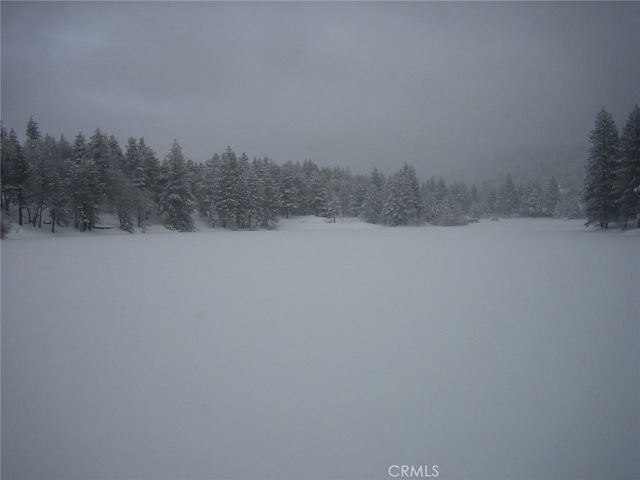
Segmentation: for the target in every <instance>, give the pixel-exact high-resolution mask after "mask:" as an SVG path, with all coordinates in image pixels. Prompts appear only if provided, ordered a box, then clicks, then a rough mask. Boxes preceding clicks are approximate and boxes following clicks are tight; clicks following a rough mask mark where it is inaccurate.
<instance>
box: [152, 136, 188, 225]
mask: <svg viewBox="0 0 640 480" xmlns="http://www.w3.org/2000/svg"><path fill="white" fill-rule="evenodd" d="M161 173H162V182H161V183H162V190H161V192H160V211H161V213H162V214H163V215H164V217H165V222H166V226H167V228H169V229H170V230H177V231H179V232H190V231H193V229H194V226H193V219H192V218H191V214H192V213H193V211H194V207H195V200H194V198H193V194H192V192H191V188H190V184H189V174H188V170H187V162H186V159H185V157H184V155H183V153H182V148H181V147H180V144H179V143H178V141H177V140H174V141H173V144H172V145H171V150H170V151H169V153H168V154H167V156H166V157H165V159H164V160H163V162H162V165H161Z"/></svg>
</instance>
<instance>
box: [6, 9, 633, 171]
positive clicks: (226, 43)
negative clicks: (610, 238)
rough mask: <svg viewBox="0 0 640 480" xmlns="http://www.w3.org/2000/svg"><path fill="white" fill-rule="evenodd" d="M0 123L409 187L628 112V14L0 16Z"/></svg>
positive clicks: (83, 12)
mask: <svg viewBox="0 0 640 480" xmlns="http://www.w3.org/2000/svg"><path fill="white" fill-rule="evenodd" d="M1 8H2V97H1V100H2V121H3V125H4V126H5V127H7V128H15V129H16V131H17V132H18V133H19V135H21V136H23V135H24V129H25V127H26V123H27V121H28V119H29V117H30V116H33V117H34V119H35V120H36V121H38V122H39V124H40V128H41V131H42V132H47V133H50V134H52V135H54V136H59V135H60V134H64V135H65V136H66V137H67V138H68V139H72V138H73V137H74V136H75V135H76V134H77V133H78V132H83V133H84V134H85V135H86V136H90V135H91V134H92V133H93V131H94V130H95V128H96V127H99V128H100V129H101V130H102V131H103V132H106V133H108V134H114V135H115V136H116V138H117V139H118V140H119V141H120V143H121V145H124V143H125V142H126V140H127V138H128V137H129V136H134V137H136V138H138V137H144V138H145V139H146V141H147V144H148V145H150V146H151V147H152V148H154V149H155V150H156V151H157V153H158V155H159V156H160V158H162V157H163V156H164V155H165V154H166V153H167V152H168V150H169V147H170V145H171V142H172V141H173V139H174V138H175V139H177V140H178V141H179V142H180V143H181V145H182V146H183V149H184V152H185V154H186V155H187V156H188V157H190V158H191V159H193V160H195V161H204V160H206V159H208V158H210V157H211V155H212V154H213V153H214V152H216V151H217V152H221V151H223V150H224V148H226V146H227V145H230V146H231V147H232V148H234V149H235V150H236V151H245V152H247V154H248V155H249V157H250V158H251V157H253V156H269V157H271V158H273V159H274V160H275V161H277V162H286V161H288V160H291V161H294V162H295V161H303V160H307V159H310V160H313V161H314V162H316V163H318V164H319V165H328V166H335V165H340V166H345V167H349V168H351V169H352V171H354V173H367V172H369V171H370V170H371V169H372V168H373V167H374V166H377V167H378V168H379V169H381V170H382V171H384V172H387V173H389V172H392V171H395V170H396V169H397V168H398V167H399V166H401V165H402V163H403V162H405V161H408V162H410V163H412V164H413V165H415V166H416V169H417V170H418V172H419V173H420V174H421V175H422V176H424V175H430V174H434V173H435V174H437V173H439V172H442V171H444V170H455V169H459V167H460V166H461V165H462V166H464V165H467V164H468V163H470V162H473V161H476V160H477V159H480V158H482V157H483V156H486V155H488V156H492V155H494V154H495V153H500V152H504V151H509V150H511V149H513V148H516V147H538V146H545V147H548V146H559V145H560V146H567V145H569V146H575V147H576V148H583V149H586V146H585V145H586V144H587V141H588V132H589V130H590V129H591V127H592V124H593V121H594V119H595V114H596V112H597V111H599V110H600V109H601V108H602V107H606V108H607V109H608V110H609V111H610V112H611V113H612V114H613V115H614V117H615V118H616V120H617V121H619V122H624V121H625V120H626V116H627V115H628V113H629V112H630V111H631V110H632V108H633V106H634V105H635V104H636V103H638V102H639V101H640V82H638V79H639V78H640V53H639V52H640V48H638V46H639V44H640V41H639V36H638V35H639V34H638V21H639V19H640V4H638V3H636V2H628V3H609V2H607V3H595V2H593V3H592V2H585V3H583V2H576V3H573V2H569V3H564V2H563V3H556V2H544V3H538V2H532V3H528V2H527V3H520V2H513V3H512V2H505V3H484V2H479V3H466V2H464V3H457V2H455V3H447V2H444V3H440V2H433V3H432V2H408V3H395V2H394V3H387V2H380V3H378V2H363V3H360V2H354V3H350V2H349V3H337V2H291V3H290V2H285V3H277V2H273V3H272V2H265V3H253V2H246V3H245V2H187V3H178V2H176V3H173V2H95V3H94V2H15V3H14V2H2V7H1Z"/></svg>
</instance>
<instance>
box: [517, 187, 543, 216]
mask: <svg viewBox="0 0 640 480" xmlns="http://www.w3.org/2000/svg"><path fill="white" fill-rule="evenodd" d="M522 203H523V206H524V210H525V211H524V213H525V215H526V216H528V217H540V216H542V214H543V212H544V192H543V191H542V186H541V185H540V182H539V181H538V180H536V181H534V182H530V183H529V184H527V186H526V188H525V195H524V196H523V201H522Z"/></svg>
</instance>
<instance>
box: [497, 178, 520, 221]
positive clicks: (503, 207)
mask: <svg viewBox="0 0 640 480" xmlns="http://www.w3.org/2000/svg"><path fill="white" fill-rule="evenodd" d="M498 203H499V209H500V211H501V213H502V214H503V215H505V216H506V217H510V216H511V215H512V214H514V213H515V212H517V210H518V207H519V206H520V201H519V198H518V191H517V190H516V186H515V184H514V183H513V178H511V175H507V177H506V178H505V181H504V184H503V185H502V188H501V189H500V194H499V196H498Z"/></svg>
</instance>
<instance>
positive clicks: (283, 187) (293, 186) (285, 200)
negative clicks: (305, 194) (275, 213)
mask: <svg viewBox="0 0 640 480" xmlns="http://www.w3.org/2000/svg"><path fill="white" fill-rule="evenodd" d="M297 187H298V182H296V179H295V172H294V166H293V164H292V163H291V162H287V163H285V164H284V165H283V166H282V167H280V177H279V178H278V188H279V190H280V202H281V205H280V208H281V211H282V214H283V215H284V216H285V218H289V215H290V214H292V213H293V212H294V211H295V210H296V209H297V208H298V207H299V206H300V192H299V191H298V188H297Z"/></svg>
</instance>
